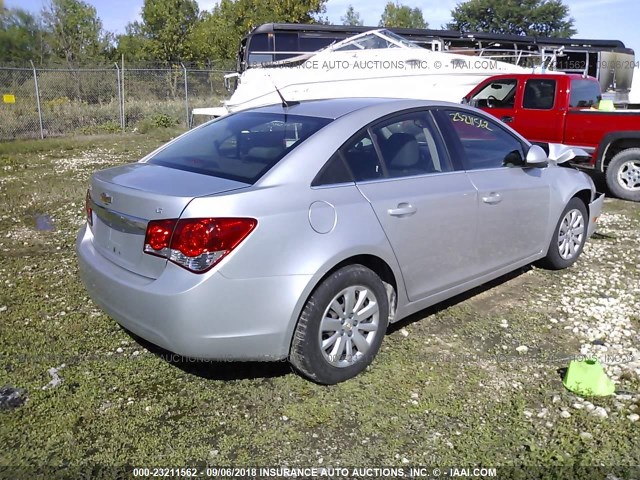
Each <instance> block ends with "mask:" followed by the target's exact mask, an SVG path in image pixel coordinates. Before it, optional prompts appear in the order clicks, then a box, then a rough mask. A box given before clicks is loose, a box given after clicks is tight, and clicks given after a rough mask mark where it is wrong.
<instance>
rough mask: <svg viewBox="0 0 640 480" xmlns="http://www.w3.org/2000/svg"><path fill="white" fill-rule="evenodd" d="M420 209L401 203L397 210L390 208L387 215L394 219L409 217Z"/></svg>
mask: <svg viewBox="0 0 640 480" xmlns="http://www.w3.org/2000/svg"><path fill="white" fill-rule="evenodd" d="M417 211H418V209H417V208H416V207H414V206H413V205H411V204H410V203H405V202H403V203H399V204H398V207H397V208H390V209H389V210H387V213H389V215H391V216H392V217H408V216H409V215H413V214H414V213H416V212H417Z"/></svg>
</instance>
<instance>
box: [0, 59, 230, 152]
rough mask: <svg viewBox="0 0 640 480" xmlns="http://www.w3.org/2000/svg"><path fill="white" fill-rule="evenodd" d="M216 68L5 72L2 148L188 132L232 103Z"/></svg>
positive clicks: (0, 74) (0, 72) (0, 84)
mask: <svg viewBox="0 0 640 480" xmlns="http://www.w3.org/2000/svg"><path fill="white" fill-rule="evenodd" d="M233 68H234V63H233V62H218V63H216V64H215V66H213V67H211V68H207V69H204V68H200V69H198V68H193V67H186V66H184V65H173V66H168V67H167V66H165V67H157V66H140V67H138V66H135V67H127V68H125V69H123V68H122V67H121V66H119V65H117V64H116V65H114V66H113V67H100V68H78V69H69V68H34V67H31V68H17V67H1V66H0V99H1V100H2V102H1V103H0V140H10V139H15V138H45V137H52V136H60V135H78V134H80V135H82V134H96V133H112V132H117V131H123V130H128V129H135V128H140V129H142V128H143V127H144V126H145V125H149V124H155V125H156V126H169V125H181V126H183V127H187V128H188V127H189V126H190V112H191V110H192V109H193V108H197V107H215V106H219V105H220V102H221V101H222V100H223V99H225V98H227V97H228V92H227V91H226V89H225V87H224V75H225V74H226V73H229V72H232V71H233Z"/></svg>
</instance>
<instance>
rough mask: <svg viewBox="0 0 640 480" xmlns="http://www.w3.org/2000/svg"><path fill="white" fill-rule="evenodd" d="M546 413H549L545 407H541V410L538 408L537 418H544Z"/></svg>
mask: <svg viewBox="0 0 640 480" xmlns="http://www.w3.org/2000/svg"><path fill="white" fill-rule="evenodd" d="M547 413H549V410H548V409H546V408H543V409H542V410H540V413H538V415H536V416H537V417H538V418H544V417H546V416H547Z"/></svg>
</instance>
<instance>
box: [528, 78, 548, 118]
mask: <svg viewBox="0 0 640 480" xmlns="http://www.w3.org/2000/svg"><path fill="white" fill-rule="evenodd" d="M555 98H556V81H555V80H546V79H545V80H529V81H527V84H526V85H525V87H524V99H523V100H522V106H523V107H524V108H529V109H535V110H551V109H552V108H553V103H554V100H555Z"/></svg>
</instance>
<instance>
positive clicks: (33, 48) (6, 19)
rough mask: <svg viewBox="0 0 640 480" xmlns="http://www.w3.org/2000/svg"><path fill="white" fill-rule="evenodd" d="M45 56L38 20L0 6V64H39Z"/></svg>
mask: <svg viewBox="0 0 640 480" xmlns="http://www.w3.org/2000/svg"><path fill="white" fill-rule="evenodd" d="M45 55H46V46H45V44H44V39H43V31H42V25H41V23H40V20H39V19H38V18H37V17H36V16H34V15H32V14H31V13H29V12H27V11H26V10H22V9H19V8H10V9H4V8H2V6H1V5H0V62H18V63H25V62H28V61H29V60H33V61H35V62H41V61H42V59H43V58H44V56H45Z"/></svg>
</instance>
